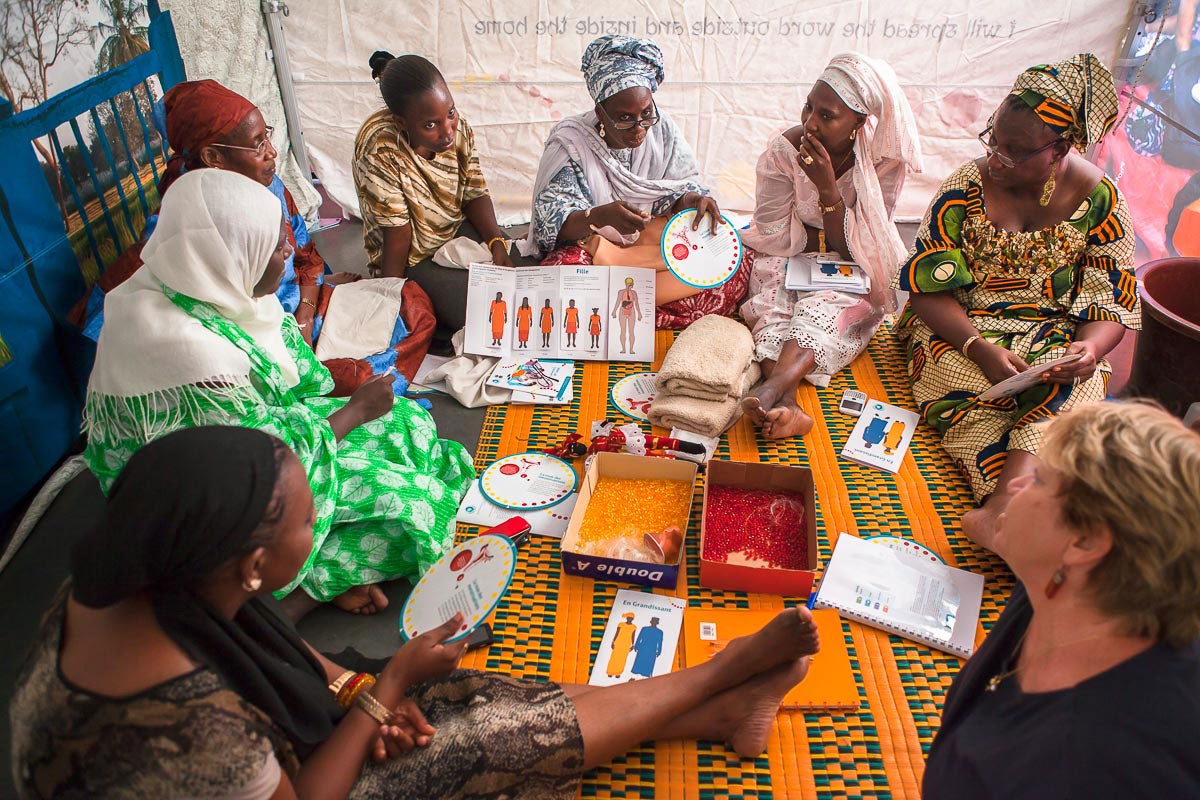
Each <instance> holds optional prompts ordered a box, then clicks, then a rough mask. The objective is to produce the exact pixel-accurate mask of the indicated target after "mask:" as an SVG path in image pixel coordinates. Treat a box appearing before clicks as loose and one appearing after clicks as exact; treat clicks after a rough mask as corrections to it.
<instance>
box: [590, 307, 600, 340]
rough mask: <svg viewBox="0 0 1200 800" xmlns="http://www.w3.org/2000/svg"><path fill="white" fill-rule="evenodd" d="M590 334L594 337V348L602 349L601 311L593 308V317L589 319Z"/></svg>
mask: <svg viewBox="0 0 1200 800" xmlns="http://www.w3.org/2000/svg"><path fill="white" fill-rule="evenodd" d="M588 333H590V334H591V335H592V348H593V349H596V348H599V347H600V309H598V308H593V309H592V315H591V316H590V317H588Z"/></svg>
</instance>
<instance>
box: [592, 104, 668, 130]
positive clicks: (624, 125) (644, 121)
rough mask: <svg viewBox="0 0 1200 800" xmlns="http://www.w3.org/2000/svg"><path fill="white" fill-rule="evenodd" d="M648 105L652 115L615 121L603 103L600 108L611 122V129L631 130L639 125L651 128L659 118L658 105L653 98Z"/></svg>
mask: <svg viewBox="0 0 1200 800" xmlns="http://www.w3.org/2000/svg"><path fill="white" fill-rule="evenodd" d="M650 107H651V108H652V109H654V115H653V116H650V117H642V118H641V119H635V120H634V121H632V122H617V121H616V120H615V119H613V118H612V116H611V115H610V114H609V113H608V109H607V108H605V107H604V106H603V105H600V110H601V111H603V112H604V116H606V117H608V121H609V122H610V123H612V129H613V130H614V131H631V130H633V129H634V128H637V127H639V126H640V127H642V128H653V127H654V126H655V125H657V124H658V120H659V119H660V117H659V115H658V106H657V105H656V104H655V103H654V101H653V100H651V101H650Z"/></svg>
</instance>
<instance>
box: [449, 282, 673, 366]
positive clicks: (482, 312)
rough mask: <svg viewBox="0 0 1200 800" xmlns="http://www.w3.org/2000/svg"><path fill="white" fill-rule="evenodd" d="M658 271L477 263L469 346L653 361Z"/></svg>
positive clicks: (484, 351)
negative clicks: (501, 265) (655, 296)
mask: <svg viewBox="0 0 1200 800" xmlns="http://www.w3.org/2000/svg"><path fill="white" fill-rule="evenodd" d="M654 281H655V271H654V270H653V269H645V268H640V267H596V266H582V267H581V266H561V267H496V266H492V265H491V264H472V265H471V274H470V276H469V278H468V282H467V327H466V340H465V342H464V345H463V350H464V352H467V353H470V354H472V355H479V356H499V357H500V358H521V357H528V358H531V359H532V358H549V359H556V358H558V359H563V358H565V359H572V360H574V359H579V360H583V361H645V362H650V361H653V360H654Z"/></svg>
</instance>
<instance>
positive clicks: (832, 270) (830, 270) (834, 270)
mask: <svg viewBox="0 0 1200 800" xmlns="http://www.w3.org/2000/svg"><path fill="white" fill-rule="evenodd" d="M821 272H822V273H824V274H825V275H829V276H830V277H832V276H834V275H839V274H840V275H841V276H842V277H843V278H849V277H850V276H851V275H853V274H854V272H853V270H851V269H850V267H849V265H847V264H822V265H821Z"/></svg>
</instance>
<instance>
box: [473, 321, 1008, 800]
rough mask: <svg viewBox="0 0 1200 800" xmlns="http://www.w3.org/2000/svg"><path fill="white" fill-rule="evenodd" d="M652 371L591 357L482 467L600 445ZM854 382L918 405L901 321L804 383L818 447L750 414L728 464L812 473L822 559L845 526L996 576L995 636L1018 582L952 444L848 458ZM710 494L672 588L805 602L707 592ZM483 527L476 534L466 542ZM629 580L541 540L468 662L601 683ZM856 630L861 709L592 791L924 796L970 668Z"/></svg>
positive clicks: (991, 607) (500, 412) (640, 753)
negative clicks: (492, 638)
mask: <svg viewBox="0 0 1200 800" xmlns="http://www.w3.org/2000/svg"><path fill="white" fill-rule="evenodd" d="M673 337H674V335H673V334H672V333H670V332H667V331H660V332H659V333H658V339H657V354H658V359H659V362H661V359H662V356H663V354H664V353H665V352H666V350H667V348H668V347H669V346H670V343H671V342H672V341H673ZM659 362H656V363H655V368H657V366H658V363H659ZM644 369H646V367H645V365H644V364H605V363H586V364H583V366H582V369H581V370H580V371H579V372H577V373H576V378H577V384H576V400H575V402H574V403H572V404H571V405H570V406H497V407H493V408H491V409H489V411H488V414H487V418H486V420H485V422H484V426H483V433H482V436H481V438H480V442H479V451H478V453H477V454H476V467H477V468H478V469H480V470H482V469H483V468H484V467H486V466H487V465H488V464H490V463H491V462H492V461H494V460H495V459H497V458H499V457H502V456H506V455H509V454H511V453H517V452H521V451H524V450H529V449H540V448H543V447H549V446H552V445H554V444H557V443H558V442H560V441H561V440H562V439H563V437H564V436H566V435H567V434H569V433H580V434H582V435H583V436H584V437H585V438H586V437H587V436H588V433H589V428H590V426H591V423H592V422H593V421H594V420H598V419H603V418H605V417H611V416H613V415H614V411H613V409H612V407H611V406H610V405H609V388H610V387H611V386H612V384H613V383H614V382H616V381H617V380H618V379H620V378H621V377H623V376H625V375H629V374H631V373H634V372H639V371H642V370H644ZM852 388H853V389H860V390H862V391H864V392H866V393H867V395H868V396H869V397H871V398H873V399H878V400H884V401H885V402H888V403H892V404H894V405H899V406H904V407H908V408H911V407H913V400H912V395H911V394H910V392H909V388H908V378H907V375H906V373H905V366H904V357H903V352H902V350H901V346H900V344H899V342H898V341H897V340H896V339H895V338H894V337H893V336H892V335H891V334H890V332H889V331H888V330H887V329H886V327H885V328H884V329H881V330H880V333H879V334H878V335H877V336H876V337H875V340H874V341H873V342H872V344H871V347H870V349H869V350H868V351H867V353H865V354H864V355H863V356H861V357H860V358H859V359H858V360H857V361H855V362H854V364H853V365H852V366H851V368H850V369H849V370H844V371H843V372H842V373H840V374H838V375H836V376H835V377H834V379H833V381H832V383H831V384H830V385H829V387H828V388H825V389H817V388H815V387H813V386H811V385H809V384H807V383H806V384H804V386H803V387H802V388H801V390H800V401H801V404H802V406H803V407H804V408H805V409H806V410H808V411H809V413H811V414H812V415H813V416H814V417H815V418H816V420H817V424H816V427H815V428H814V429H813V431H812V432H811V433H809V434H808V435H807V436H805V437H804V438H803V439H791V440H786V441H780V442H768V441H765V440H763V439H761V438H759V437H758V436H757V435H756V433H757V432H756V430H755V428H754V427H753V426H751V425H750V423H749V421H748V420H744V419H743V420H741V421H739V422H738V424H737V425H735V426H734V427H733V428H732V429H731V430H730V431H729V433H728V434H727V435H726V436H725V437H724V438H723V439H722V441H721V446H720V448H719V450H718V451H717V458H722V459H731V460H735V461H760V462H765V463H773V464H793V465H799V466H807V467H809V468H811V469H812V470H813V473H814V476H815V481H816V504H817V509H816V511H817V521H818V526H819V533H818V540H819V544H820V556H821V563H822V564H825V563H827V562H828V559H829V556H830V553H831V552H832V548H833V545H834V544H835V543H836V541H837V536H838V534H839V532H842V531H845V532H848V533H853V534H856V535H859V536H870V535H875V534H880V533H889V534H893V535H897V536H904V537H908V538H911V539H914V540H915V541H917V542H920V543H921V544H923V545H925V546H926V547H929V548H930V549H932V550H934V551H935V552H937V553H938V554H939V555H941V556H942V557H943V558H944V559H945V560H946V562H947V563H949V564H952V565H955V566H958V567H962V568H965V569H969V570H972V571H974V572H978V573H981V574H982V575H983V576H984V578H985V580H986V585H985V589H984V598H983V609H982V612H981V617H982V621H983V625H984V627H985V628H990V626H991V624H992V623H993V622H994V621H995V620H996V618H997V616H998V615H999V612H1000V611H1001V610H1002V608H1003V604H1004V599H1005V598H1006V597H1007V596H1008V592H1009V590H1010V588H1011V585H1012V576H1011V574H1010V573H1009V572H1008V570H1007V568H1006V567H1005V566H1004V565H1003V563H1002V562H1001V561H1000V560H999V559H997V558H995V557H994V556H992V555H991V554H989V553H986V552H984V551H982V550H980V549H979V548H977V547H975V546H974V545H972V544H971V543H970V542H968V541H967V540H966V538H965V537H964V536H963V534H962V532H961V530H960V529H959V526H958V519H959V518H960V517H961V516H962V514H963V512H965V511H966V510H968V509H969V508H971V506H972V500H971V494H970V491H969V489H968V487H967V483H966V480H965V479H964V478H963V477H962V475H961V474H960V473H959V471H958V469H957V468H956V467H955V465H954V463H953V462H952V461H951V459H950V458H949V456H947V455H946V454H945V452H944V451H943V450H942V449H941V447H940V446H939V443H938V437H937V434H936V433H935V432H934V431H933V430H932V429H930V428H928V427H927V426H924V425H922V426H921V427H920V428H918V430H917V432H916V435H915V436H914V438H913V441H912V446H911V448H910V450H909V454H908V455H907V456H906V457H905V459H904V463H903V466H902V467H901V469H900V472H899V474H897V475H890V474H888V473H886V472H882V471H879V470H874V469H869V468H866V467H860V466H858V465H856V464H853V463H851V462H849V461H846V460H844V459H840V458H838V455H837V454H838V451H839V450H840V449H841V447H842V445H843V444H844V443H845V441H846V439H847V437H848V436H849V435H850V430H851V428H853V427H854V422H855V420H854V418H853V417H849V416H846V415H843V414H840V413H839V412H838V411H837V404H838V400H839V399H840V398H841V396H842V392H844V391H845V390H846V389H852ZM658 432H659V433H663V432H662V431H658ZM577 466H578V465H577ZM700 482H702V479H701V481H698V486H699V483H700ZM700 497H701V494H700V492H699V491H697V493H696V496H695V502H694V505H693V513H692V523H691V526H690V528H689V529H688V533H687V549H686V558H685V569H684V570H683V571H682V572H681V575H680V579H679V584H678V586H677V587H676V588H675V590H674V591H673V594H675V595H677V596H681V597H686V598H687V600H688V603H689V604H690V605H693V606H710V607H727V608H779V607H782V606H783V605H785V604H787V605H793V604H797V603H802V602H804V600H805V598H797V597H785V598H780V597H778V596H774V595H763V594H746V593H742V592H723V591H712V590H709V589H705V588H703V587H701V586H700V584H699V575H698V571H697V566H696V565H697V562H698V550H699V543H698V539H699V516H700ZM474 532H475V529H473V528H467V527H462V528H461V529H460V536H467V535H472V534H473V533H474ZM622 586H623V584H618V583H610V582H599V581H592V580H589V579H586V578H579V577H576V576H571V575H564V574H562V570H561V568H560V562H559V553H558V541H557V540H555V539H549V538H544V537H539V536H534V537H533V540H532V541H531V542H530V544H529V545H528V546H526V547H525V548H524V549H523V550H522V555H521V563H520V566H519V568H518V572H517V576H516V579H515V580H514V581H513V584H512V588H511V589H510V590H509V593H508V595H507V596H506V597H505V599H504V601H503V603H502V604H501V605H500V607H499V608H498V609H497V611H496V613H495V617H494V618H493V620H492V627H493V629H494V630H495V633H496V638H497V640H496V643H495V644H493V645H492V646H491V647H490V648H488V649H487V650H486V651H479V652H476V653H472V654H470V655H468V656H467V658H466V659H465V661H464V664H463V666H466V667H474V668H481V669H489V670H494V671H498V672H503V673H508V674H511V675H515V676H521V677H526V678H531V679H536V680H551V681H564V682H574V683H586V682H587V678H588V674H589V672H590V670H591V663H592V659H593V657H594V656H595V654H596V651H597V650H598V649H599V645H600V638H601V636H602V634H603V632H604V626H605V623H606V621H607V619H608V612H609V609H610V608H611V606H612V601H613V598H614V596H615V594H616V591H617V589H618V588H621V587H622ZM635 588H636V587H635ZM659 591H660V592H661V591H663V590H659ZM842 631H843V634H844V635H845V637H846V644H847V646H848V647H849V650H850V656H851V662H852V664H853V667H854V670H855V678H856V680H857V682H858V692H859V696H860V698H861V700H862V703H861V706H860V709H859V711H857V712H854V713H844V712H838V713H833V714H826V713H807V714H806V713H802V712H780V714H779V717H778V719H777V723H776V726H775V730H774V731H773V733H772V735H771V740H770V744H769V746H768V748H767V752H766V753H765V754H764V755H763V756H761V757H759V758H757V759H754V760H749V759H747V760H743V759H739V758H738V757H737V756H736V755H735V754H734V753H732V751H729V750H727V749H726V748H725V747H724V745H722V744H720V743H712V742H665V743H659V744H655V745H650V746H646V747H641V748H638V749H635V750H631V751H630V752H628V753H627V754H626V755H625V756H623V757H622V758H619V759H617V760H615V761H613V762H612V763H611V764H609V765H607V766H605V767H602V768H600V769H596V770H593V771H592V772H591V773H589V774H588V775H587V776H586V777H585V778H584V781H583V785H582V788H581V790H580V796H581V797H598V798H610V797H611V798H626V797H630V798H647V799H649V798H658V799H659V800H676V799H679V800H682V799H683V798H689V799H690V798H714V799H715V798H801V797H803V798H910V797H917V796H918V795H919V793H920V784H921V774H922V772H923V771H924V759H925V754H926V753H927V752H928V749H929V745H930V743H931V742H932V740H933V734H934V733H935V732H936V730H937V727H938V721H939V718H940V713H941V707H942V700H943V698H944V696H945V692H946V690H947V688H949V686H950V681H951V680H952V679H953V677H954V675H955V674H956V673H957V672H958V669H959V667H960V664H961V662H960V661H959V660H958V659H957V658H954V657H952V656H949V655H947V654H945V653H941V652H938V651H934V650H931V649H929V648H927V647H924V646H922V645H918V644H916V643H914V642H911V641H909V640H906V639H902V638H900V637H898V636H889V635H887V634H884V633H881V632H879V631H876V630H874V629H871V628H867V627H864V626H862V625H859V624H857V623H849V622H845V621H843V623H842ZM676 665H677V666H678V665H679V661H678V658H677V660H676Z"/></svg>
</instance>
